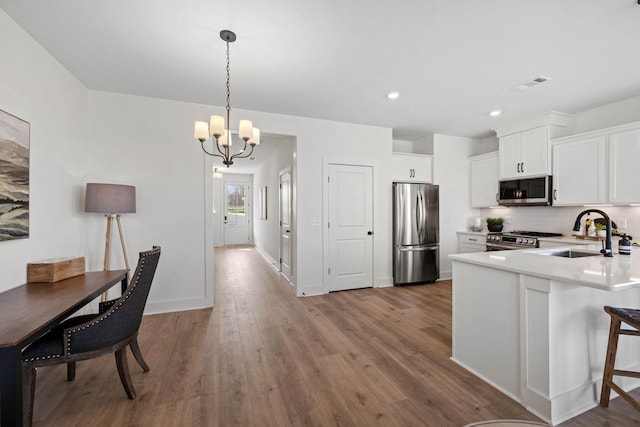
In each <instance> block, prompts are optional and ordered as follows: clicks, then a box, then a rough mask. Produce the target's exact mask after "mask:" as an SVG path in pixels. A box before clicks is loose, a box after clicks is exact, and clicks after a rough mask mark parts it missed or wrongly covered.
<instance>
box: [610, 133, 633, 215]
mask: <svg viewBox="0 0 640 427" xmlns="http://www.w3.org/2000/svg"><path fill="white" fill-rule="evenodd" d="M635 126H636V127H637V128H636V129H630V130H626V131H622V132H614V133H611V134H610V135H609V202H610V203H613V204H614V205H626V204H636V203H640V185H638V181H637V179H638V177H637V173H636V171H637V170H638V161H639V160H640V124H639V123H636V124H635Z"/></svg>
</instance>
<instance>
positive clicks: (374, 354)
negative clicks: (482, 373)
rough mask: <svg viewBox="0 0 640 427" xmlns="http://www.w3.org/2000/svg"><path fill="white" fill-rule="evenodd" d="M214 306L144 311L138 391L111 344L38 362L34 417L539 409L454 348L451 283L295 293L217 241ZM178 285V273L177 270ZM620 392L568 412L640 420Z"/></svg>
mask: <svg viewBox="0 0 640 427" xmlns="http://www.w3.org/2000/svg"><path fill="white" fill-rule="evenodd" d="M215 283H216V291H215V292H216V294H215V303H216V305H215V308H213V309H205V310H194V311H188V312H176V313H166V314H159V315H151V316H145V317H144V319H143V322H142V329H141V331H140V347H141V349H142V351H143V353H144V355H145V358H146V359H147V361H148V362H149V365H150V366H151V371H150V372H149V373H146V374H145V373H142V371H141V370H140V369H138V366H137V365H135V362H134V361H133V360H131V362H130V367H131V373H132V379H133V382H134V385H135V387H136V389H137V391H138V398H137V399H136V400H135V401H129V400H128V399H127V398H126V396H125V394H124V391H123V390H122V387H121V385H120V383H119V381H118V377H117V371H116V368H115V363H114V362H113V359H112V358H111V357H107V358H101V359H96V360H93V361H87V362H82V363H79V364H78V373H77V378H76V380H75V381H74V382H73V383H67V382H66V371H65V368H64V366H58V367H54V368H51V369H47V370H40V371H39V373H38V383H37V390H36V406H35V416H34V421H35V423H34V425H36V426H52V425H55V426H105V425H131V426H224V427H227V426H301V425H310V426H332V425H333V426H338V425H339V426H375V425H379V426H434V427H447V426H452V427H454V426H455V427H459V426H462V425H465V424H466V423H469V422H473V421H480V420H490V419H496V418H517V419H531V420H534V419H535V417H534V416H533V415H531V414H530V413H528V412H527V411H526V410H525V409H524V408H523V407H521V406H520V405H519V404H517V403H516V402H514V401H512V400H511V399H509V398H508V397H506V396H505V395H503V394H502V393H500V392H498V391H496V390H495V389H494V388H492V387H490V386H489V385H487V384H485V383H484V382H483V381H481V380H479V379H477V378H476V377H474V376H473V375H471V374H469V373H468V372H467V371H465V370H464V369H462V368H460V367H459V366H457V365H456V364H454V363H453V362H451V361H450V360H449V356H450V353H451V311H450V307H451V284H450V282H449V281H444V282H438V283H436V284H434V285H426V286H410V287H402V288H398V287H389V288H382V289H375V288H374V289H362V290H356V291H346V292H336V293H332V294H329V295H323V296H317V297H307V298H296V297H294V296H293V294H292V292H291V289H290V287H291V285H290V284H289V283H288V282H287V281H286V280H284V279H283V278H282V277H281V276H280V274H279V273H278V272H277V271H276V270H275V269H274V268H273V267H272V266H271V265H269V264H268V263H267V262H265V261H264V259H263V258H262V257H261V256H260V254H258V252H257V251H256V250H255V249H254V248H253V247H251V246H230V247H222V248H216V249H215ZM176 286H179V284H176ZM638 422H639V421H638V416H637V413H636V412H635V411H633V409H631V408H630V407H629V406H628V405H626V404H625V403H624V402H621V401H620V399H615V400H614V401H612V404H611V407H610V408H609V409H608V410H605V409H602V408H596V409H593V410H591V411H589V412H588V413H586V414H583V415H582V416H580V417H578V418H576V419H574V420H572V421H570V422H569V423H565V426H567V427H577V426H603V425H607V426H620V427H622V426H629V425H638Z"/></svg>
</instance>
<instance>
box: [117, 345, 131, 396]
mask: <svg viewBox="0 0 640 427" xmlns="http://www.w3.org/2000/svg"><path fill="white" fill-rule="evenodd" d="M115 356H116V365H117V366H118V374H119V375H120V382H121V383H122V387H124V391H125V392H126V393H127V396H128V397H129V399H131V400H133V399H135V398H136V389H135V388H134V387H133V382H132V381H131V375H129V365H128V363H127V347H126V346H125V347H122V348H121V349H120V350H117V351H116V353H115Z"/></svg>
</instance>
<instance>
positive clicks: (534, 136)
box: [518, 126, 550, 177]
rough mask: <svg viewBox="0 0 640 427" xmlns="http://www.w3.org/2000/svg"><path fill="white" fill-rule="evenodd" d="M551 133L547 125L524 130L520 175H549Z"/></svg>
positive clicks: (521, 140) (521, 144)
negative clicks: (549, 133)
mask: <svg viewBox="0 0 640 427" xmlns="http://www.w3.org/2000/svg"><path fill="white" fill-rule="evenodd" d="M549 166H550V165H549V135H548V128H547V126H542V127H539V128H535V129H530V130H527V131H524V132H522V135H521V139H520V174H519V175H518V176H522V177H526V176H534V175H548V174H549V172H550V168H549Z"/></svg>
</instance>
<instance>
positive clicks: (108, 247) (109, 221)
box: [100, 214, 130, 302]
mask: <svg viewBox="0 0 640 427" xmlns="http://www.w3.org/2000/svg"><path fill="white" fill-rule="evenodd" d="M105 217H106V218H107V234H106V236H105V243H104V265H103V267H104V271H109V264H110V262H111V227H112V225H113V220H114V219H115V220H116V223H117V224H118V234H119V235H120V245H121V246H122V255H123V256H124V265H125V266H126V267H127V281H128V280H129V271H130V268H129V257H128V256H127V249H126V247H125V245H124V235H123V234H122V223H121V222H120V215H118V214H108V215H105ZM108 298H109V295H108V291H107V292H104V293H103V294H102V296H101V297H100V301H102V302H105V301H107V299H108Z"/></svg>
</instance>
